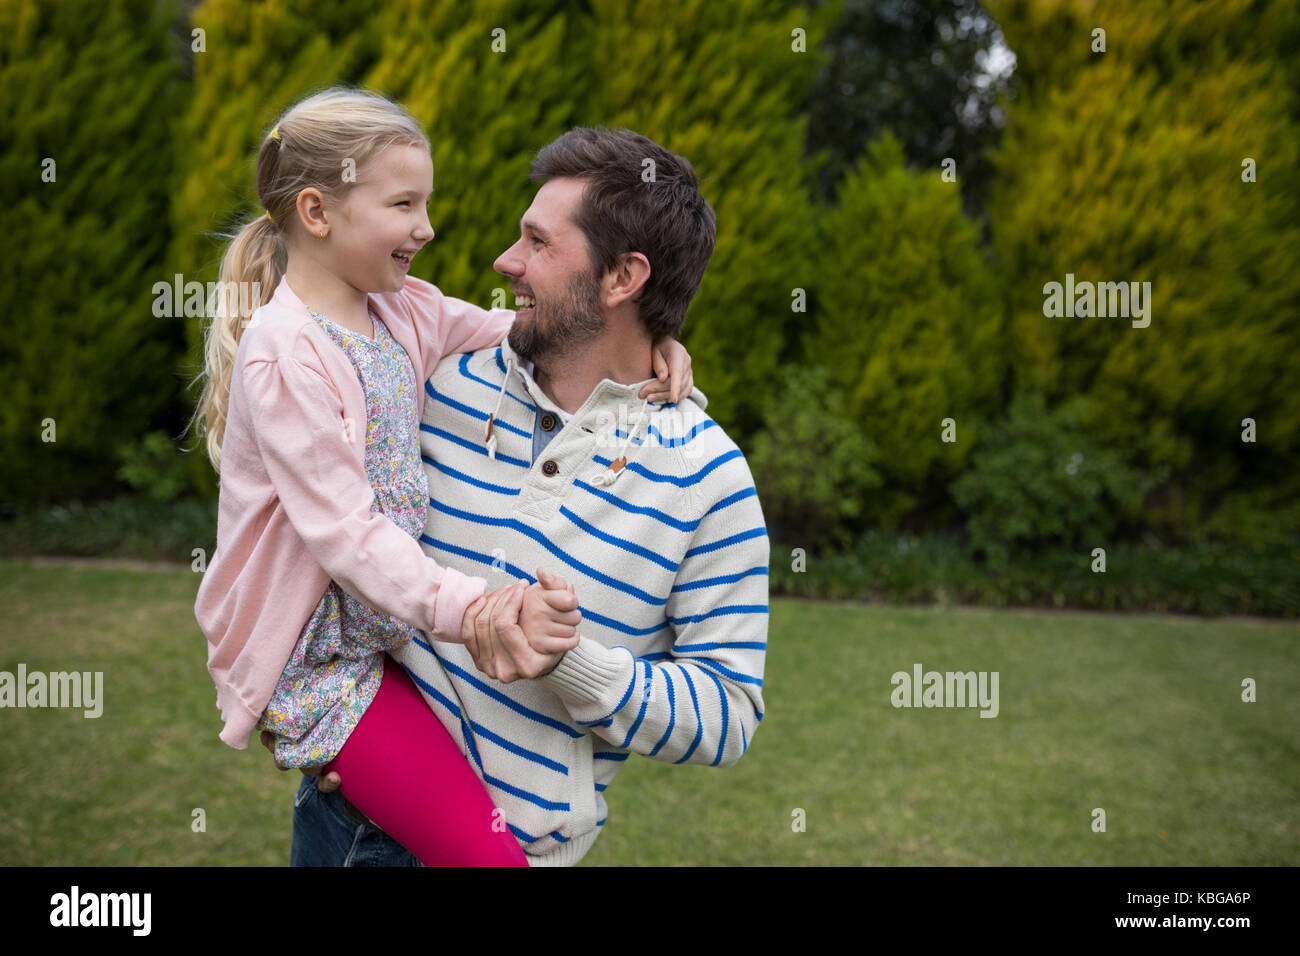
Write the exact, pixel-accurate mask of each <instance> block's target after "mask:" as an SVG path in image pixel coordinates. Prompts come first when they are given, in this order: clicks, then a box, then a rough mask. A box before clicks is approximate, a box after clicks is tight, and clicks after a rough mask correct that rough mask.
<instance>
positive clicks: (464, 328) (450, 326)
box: [375, 278, 515, 379]
mask: <svg viewBox="0 0 1300 956" xmlns="http://www.w3.org/2000/svg"><path fill="white" fill-rule="evenodd" d="M375 300H376V305H377V308H378V311H379V313H380V318H388V317H389V315H391V311H392V310H396V309H401V310H402V311H403V312H404V314H405V318H406V319H407V321H409V322H411V324H412V325H413V326H414V328H415V334H416V338H417V340H418V341H419V344H420V361H421V363H423V364H422V367H423V369H424V375H423V378H424V379H428V377H429V376H430V375H432V374H433V370H434V368H435V367H436V366H437V364H438V362H439V361H440V360H441V359H442V357H443V356H444V355H450V354H451V353H453V352H477V351H478V350H479V349H485V348H488V347H489V346H492V345H500V344H501V340H502V339H504V338H505V337H506V333H508V332H509V331H510V326H511V325H512V324H513V323H514V320H515V313H514V312H512V311H511V310H509V309H483V308H480V307H479V306H477V305H474V304H472V303H469V302H465V301H463V300H461V299H455V298H452V297H451V296H449V295H443V293H442V291H441V290H440V289H439V288H438V287H437V286H435V285H433V284H431V283H428V282H425V281H424V280H423V279H415V278H408V279H407V280H406V283H405V284H404V285H403V286H402V291H401V292H396V293H387V294H384V295H380V296H376V297H375Z"/></svg>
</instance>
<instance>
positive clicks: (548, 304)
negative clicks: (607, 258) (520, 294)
mask: <svg viewBox="0 0 1300 956" xmlns="http://www.w3.org/2000/svg"><path fill="white" fill-rule="evenodd" d="M536 302H537V304H536V305H535V306H534V307H533V319H532V321H531V322H529V323H527V324H526V325H525V324H521V323H520V322H519V321H518V320H516V321H515V324H514V325H512V326H511V327H510V334H509V335H507V336H506V341H507V342H509V343H510V347H511V348H512V349H514V351H515V354H516V355H518V356H519V357H520V358H522V359H525V360H527V361H531V362H532V363H534V365H542V364H543V363H544V362H545V361H546V360H548V359H549V360H552V361H553V360H555V359H557V358H561V357H563V356H565V355H568V354H570V353H571V352H574V351H578V350H580V349H582V348H585V347H586V346H587V345H588V344H590V342H591V340H592V339H593V338H595V337H596V336H597V335H599V334H600V332H601V331H602V330H603V329H604V328H605V322H604V320H603V319H601V317H600V277H599V276H598V275H597V274H596V273H595V272H594V271H590V272H583V273H581V274H579V275H577V276H574V278H573V280H572V281H571V282H570V283H569V287H568V288H567V289H565V290H564V295H563V296H561V297H559V298H558V299H554V300H549V301H547V300H543V299H540V298H538V299H536Z"/></svg>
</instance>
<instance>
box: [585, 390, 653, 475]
mask: <svg viewBox="0 0 1300 956" xmlns="http://www.w3.org/2000/svg"><path fill="white" fill-rule="evenodd" d="M649 407H650V399H648V398H647V399H646V400H645V401H644V402H642V403H641V411H640V412H639V413H638V414H637V416H636V424H634V425H633V426H632V430H631V431H629V432H628V433H627V437H626V438H624V439H623V444H622V446H621V447H620V448H619V451H620V452H621V453H622V454H620V455H619V457H618V458H615V459H614V460H613V461H611V462H610V463H609V464H608V465H607V466H605V470H604V471H602V472H600V473H598V474H597V475H595V476H594V477H593V478H592V479H591V483H592V484H593V485H596V486H597V487H599V488H608V487H610V486H611V485H613V484H614V482H616V481H618V479H619V476H621V475H622V474H623V469H624V468H626V467H627V448H628V446H629V445H630V444H632V436H633V435H635V434H636V433H637V432H638V431H640V430H641V421H642V419H644V418H645V410H646V409H647V408H649Z"/></svg>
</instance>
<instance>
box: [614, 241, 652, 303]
mask: <svg viewBox="0 0 1300 956" xmlns="http://www.w3.org/2000/svg"><path fill="white" fill-rule="evenodd" d="M649 279H650V260H649V259H647V258H646V257H645V256H644V255H642V254H641V253H639V252H625V253H623V254H622V255H621V256H619V257H618V261H617V262H615V263H614V268H613V269H611V270H610V271H609V272H608V273H606V283H607V286H606V292H605V305H606V306H608V307H609V308H611V309H612V308H614V307H615V306H619V305H622V304H623V303H624V302H626V301H628V300H629V299H630V300H631V301H633V302H635V301H636V300H637V298H638V297H639V296H640V295H641V289H642V288H643V287H644V286H645V284H646V282H648V281H649Z"/></svg>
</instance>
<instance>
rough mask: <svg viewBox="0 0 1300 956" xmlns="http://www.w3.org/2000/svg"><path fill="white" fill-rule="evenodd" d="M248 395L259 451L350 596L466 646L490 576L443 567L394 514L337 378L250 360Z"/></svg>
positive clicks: (295, 520)
mask: <svg viewBox="0 0 1300 956" xmlns="http://www.w3.org/2000/svg"><path fill="white" fill-rule="evenodd" d="M242 375H243V386H244V391H245V394H246V396H247V400H248V408H249V413H250V417H251V420H252V426H251V427H252V431H253V435H254V439H255V441H256V444H257V450H258V453H259V455H260V457H261V459H262V462H263V463H264V465H265V467H266V471H267V475H268V477H269V478H270V480H271V483H272V485H273V486H274V488H275V492H276V495H277V497H278V498H279V501H280V503H281V505H282V506H283V507H284V512H285V515H286V517H287V518H288V521H289V523H290V524H291V525H292V526H293V529H294V531H296V532H297V533H298V535H299V536H300V537H301V538H302V540H303V542H304V544H305V545H306V547H307V550H308V551H309V552H310V553H311V555H312V557H313V558H315V559H316V561H317V563H318V564H320V566H321V567H322V568H323V569H324V570H325V571H326V573H327V574H329V576H330V577H331V578H332V579H333V580H334V581H336V582H338V584H339V586H340V587H342V588H343V590H345V591H347V592H348V593H349V594H351V595H352V596H353V597H355V598H358V599H359V600H362V601H365V602H366V603H367V604H369V605H370V606H371V607H374V608H376V609H377V610H380V611H383V612H384V613H385V614H391V615H392V616H393V617H396V618H399V619H401V620H403V621H406V622H407V623H408V624H412V625H414V626H415V627H418V628H421V629H422V630H425V631H428V632H429V633H430V634H431V635H432V636H433V637H434V638H436V639H439V640H451V641H455V642H457V643H459V641H460V624H461V618H462V617H463V616H464V613H465V608H466V607H468V606H469V605H470V604H471V603H472V602H473V601H474V600H475V599H476V598H477V597H478V596H479V595H481V594H482V593H483V591H484V589H485V587H486V582H485V581H484V580H483V579H482V578H476V577H470V576H468V575H465V574H462V573H460V572H459V571H456V570H455V569H453V568H444V567H442V566H441V565H439V564H438V563H437V562H435V561H434V560H433V559H432V558H429V557H428V556H427V555H425V554H424V552H423V551H422V550H421V549H420V545H419V543H418V542H417V541H416V540H415V539H414V538H412V537H411V536H410V535H408V534H406V533H405V532H404V531H403V530H402V529H401V528H399V527H398V526H397V525H396V524H394V523H393V522H392V521H391V520H390V519H389V518H388V517H386V516H385V515H383V514H380V513H378V512H373V511H371V510H370V509H371V505H372V504H373V502H374V491H373V489H372V488H371V487H370V483H369V481H368V480H367V479H366V473H365V470H364V468H363V466H362V463H361V461H360V460H359V459H358V457H357V453H356V447H355V445H354V444H353V439H352V436H351V435H350V434H349V431H350V429H349V428H348V426H349V425H351V422H349V421H347V420H346V419H345V416H344V410H343V402H342V399H341V398H340V396H339V394H338V392H337V390H336V389H335V387H334V386H333V384H332V383H331V382H330V381H329V379H328V378H327V377H326V376H325V375H324V373H322V372H321V371H319V370H318V369H315V368H312V367H310V366H308V365H306V364H304V363H303V362H301V361H299V360H298V359H295V358H291V357H287V356H286V357H280V358H277V359H269V360H259V361H252V362H249V363H247V364H246V365H245V366H244V367H243V370H242Z"/></svg>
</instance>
